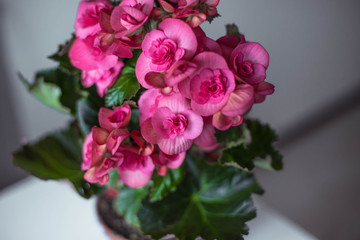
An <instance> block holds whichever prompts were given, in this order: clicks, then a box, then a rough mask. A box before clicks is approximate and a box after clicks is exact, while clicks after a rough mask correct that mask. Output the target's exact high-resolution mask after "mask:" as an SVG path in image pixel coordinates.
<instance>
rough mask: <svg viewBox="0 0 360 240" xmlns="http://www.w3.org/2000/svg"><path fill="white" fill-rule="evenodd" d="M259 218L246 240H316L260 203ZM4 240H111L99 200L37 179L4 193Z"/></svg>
mask: <svg viewBox="0 0 360 240" xmlns="http://www.w3.org/2000/svg"><path fill="white" fill-rule="evenodd" d="M256 205H257V208H258V217H257V218H256V219H255V220H253V221H251V222H250V223H249V227H250V235H249V236H247V237H246V238H245V239H246V240H269V239H274V240H313V239H316V238H314V237H312V236H311V235H310V234H309V233H307V232H305V231H304V230H303V229H301V228H300V227H298V226H296V225H295V224H294V223H292V222H290V221H289V220H287V219H286V218H284V217H282V216H281V215H280V214H278V213H276V212H275V211H273V210H271V209H269V208H268V207H266V206H265V205H264V204H263V203H261V202H260V201H256ZM0 223H1V224H0V239H2V240H23V239H25V240H28V239H29V240H31V239H36V240H82V239H86V240H93V239H94V240H107V239H108V238H107V236H106V234H105V232H104V229H103V228H102V226H101V225H100V223H99V221H98V219H97V215H96V211H95V198H92V199H90V200H86V199H83V198H81V197H80V196H78V195H77V194H76V193H75V192H74V191H73V189H72V188H71V186H70V185H69V184H68V183H66V182H59V181H41V180H38V179H36V178H33V177H29V178H26V179H25V180H23V181H21V182H19V183H17V184H14V185H12V186H10V187H8V188H6V189H5V190H3V191H1V192H0Z"/></svg>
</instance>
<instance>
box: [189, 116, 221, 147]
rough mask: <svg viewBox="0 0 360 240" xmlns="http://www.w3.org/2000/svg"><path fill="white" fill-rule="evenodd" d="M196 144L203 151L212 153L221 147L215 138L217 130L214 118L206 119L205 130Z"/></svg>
mask: <svg viewBox="0 0 360 240" xmlns="http://www.w3.org/2000/svg"><path fill="white" fill-rule="evenodd" d="M194 143H195V144H196V145H197V146H198V147H199V148H200V149H201V150H203V151H205V152H211V151H213V150H215V149H216V148H217V147H219V144H218V143H217V141H216V137H215V128H214V127H213V125H212V118H211V117H208V118H205V119H204V129H203V131H202V133H201V135H200V136H199V137H198V138H196V139H195V141H194Z"/></svg>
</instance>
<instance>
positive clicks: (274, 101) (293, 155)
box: [0, 0, 360, 240]
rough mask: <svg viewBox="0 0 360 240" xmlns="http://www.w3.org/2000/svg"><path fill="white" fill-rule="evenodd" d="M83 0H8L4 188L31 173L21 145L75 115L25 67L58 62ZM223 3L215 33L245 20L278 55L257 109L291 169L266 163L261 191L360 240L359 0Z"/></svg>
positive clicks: (307, 219)
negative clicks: (39, 89)
mask: <svg viewBox="0 0 360 240" xmlns="http://www.w3.org/2000/svg"><path fill="white" fill-rule="evenodd" d="M78 2H79V1H74V0H62V1H56V0H53V1H49V0H32V1H26V0H0V20H1V24H0V30H1V33H2V34H1V35H0V76H1V80H0V81H1V84H2V85H1V86H2V87H1V88H0V107H1V108H0V109H1V113H0V130H1V134H0V140H1V145H0V166H1V167H0V169H1V172H0V188H1V187H4V186H6V185H8V184H10V183H12V182H14V181H16V180H18V179H20V178H22V177H23V176H24V175H25V174H24V173H22V172H21V171H20V170H18V169H16V168H14V167H12V165H11V163H10V159H11V152H12V151H13V150H14V149H16V148H17V147H18V146H19V145H20V144H21V143H23V142H26V141H30V140H34V139H36V138H38V137H40V136H42V135H44V134H45V133H46V132H49V131H51V130H53V129H54V128H59V127H61V126H63V125H65V123H66V121H68V118H67V116H65V115H63V114H61V113H58V112H56V111H54V110H52V109H49V108H47V107H46V106H44V105H43V104H41V103H40V102H38V101H37V100H36V99H34V98H33V97H31V96H30V95H29V94H28V93H27V92H26V91H25V89H24V88H23V86H21V83H20V81H19V80H18V79H17V77H16V73H17V71H20V72H22V73H23V74H24V75H25V76H27V77H28V78H32V77H33V75H34V73H35V71H36V70H38V69H44V68H47V67H51V66H54V63H53V62H51V61H50V60H48V59H47V58H46V57H47V56H48V55H50V54H51V53H53V52H55V51H56V50H57V45H58V44H60V43H62V42H64V41H65V40H66V39H67V38H69V37H70V34H71V33H72V32H73V23H74V19H75V14H76V9H77V4H78ZM218 10H219V13H220V14H221V15H222V18H218V19H216V20H215V21H214V22H213V23H212V24H211V25H210V24H205V25H204V30H205V31H206V32H207V33H208V35H209V36H210V37H213V38H218V37H220V36H222V35H223V34H224V33H225V28H224V25H225V24H227V23H236V24H237V25H238V26H239V28H240V30H241V31H242V32H243V33H245V36H246V38H247V39H248V40H250V41H258V42H260V43H261V44H263V45H264V47H265V48H266V49H267V50H268V51H269V53H270V58H271V59H270V67H269V70H268V81H269V82H271V83H273V84H275V86H276V92H275V94H274V95H273V96H270V97H268V99H267V101H266V102H265V103H263V104H260V105H256V106H255V107H254V108H253V110H252V116H255V117H259V118H261V119H262V121H265V122H269V123H270V124H271V125H272V126H273V127H274V128H275V129H276V130H277V131H278V133H279V135H280V142H279V146H280V148H281V150H282V151H283V153H284V155H285V170H284V171H282V172H281V173H271V172H265V171H258V175H259V179H260V181H261V182H262V184H263V185H264V187H265V189H266V190H267V193H266V194H265V196H264V197H263V198H262V199H263V200H264V201H265V202H266V203H268V204H269V205H270V206H272V207H273V208H275V209H277V210H278V211H280V212H281V213H282V214H284V215H285V216H287V217H289V218H290V219H292V220H294V221H295V222H297V223H298V224H300V225H301V226H302V227H304V228H305V229H307V230H309V231H310V232H311V233H312V234H314V235H316V236H317V237H319V238H320V239H330V240H331V239H354V240H355V239H360V229H359V228H357V226H358V223H359V219H360V207H359V206H358V203H359V202H360V190H359V183H360V173H359V170H358V169H359V167H360V157H359V155H360V148H359V147H360V130H359V129H360V128H359V126H358V124H359V120H360V104H359V102H360V100H359V96H360V94H359V93H358V90H360V82H359V80H360V44H359V39H360V28H359V24H360V14H359V13H360V2H359V1H356V0H343V1H336V0H302V1H295V0H271V1H269V0H221V1H220V5H219V8H218ZM279 234H281V233H279Z"/></svg>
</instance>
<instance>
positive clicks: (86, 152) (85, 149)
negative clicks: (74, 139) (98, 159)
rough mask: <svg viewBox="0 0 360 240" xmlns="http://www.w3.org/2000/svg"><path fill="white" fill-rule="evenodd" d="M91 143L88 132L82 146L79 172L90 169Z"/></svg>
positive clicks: (90, 134)
mask: <svg viewBox="0 0 360 240" xmlns="http://www.w3.org/2000/svg"><path fill="white" fill-rule="evenodd" d="M92 142H93V136H92V132H90V133H89V134H88V135H87V136H86V138H85V141H84V144H83V146H82V157H83V162H82V164H81V170H83V171H84V170H88V169H89V168H90V167H91V161H92V157H91V156H92Z"/></svg>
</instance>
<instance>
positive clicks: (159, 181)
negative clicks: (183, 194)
mask: <svg viewBox="0 0 360 240" xmlns="http://www.w3.org/2000/svg"><path fill="white" fill-rule="evenodd" d="M183 174H184V173H183V169H182V168H181V167H180V168H177V169H169V170H168V174H167V175H166V176H164V177H163V176H160V175H158V174H156V175H155V174H154V176H153V182H154V185H153V187H152V189H151V192H150V201H152V202H155V201H158V200H161V199H163V198H164V197H165V196H166V195H167V194H168V193H170V192H173V191H175V190H176V188H177V186H178V185H179V184H180V182H181V180H182V178H183Z"/></svg>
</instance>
